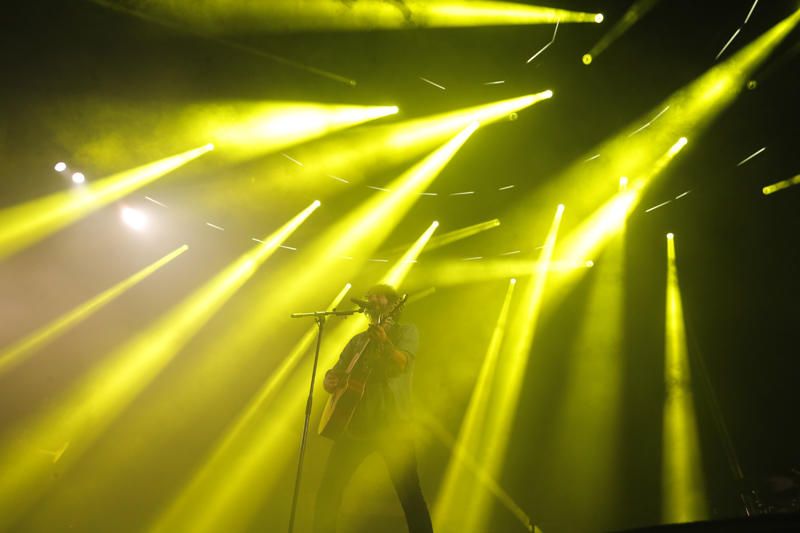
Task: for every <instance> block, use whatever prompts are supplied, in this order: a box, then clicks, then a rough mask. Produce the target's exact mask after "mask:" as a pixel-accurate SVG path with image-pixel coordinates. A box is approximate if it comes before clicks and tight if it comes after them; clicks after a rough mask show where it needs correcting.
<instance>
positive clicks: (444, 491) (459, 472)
mask: <svg viewBox="0 0 800 533" xmlns="http://www.w3.org/2000/svg"><path fill="white" fill-rule="evenodd" d="M516 283H517V280H516V279H514V278H512V279H511V280H510V281H509V283H508V288H507V289H506V295H505V298H504V300H503V305H502V307H501V308H500V314H499V315H498V317H497V322H496V324H495V328H494V331H493V332H492V337H491V340H490V341H489V347H488V348H487V350H486V357H485V358H484V360H483V365H481V371H480V374H479V375H478V380H477V383H476V385H475V388H474V392H473V393H472V396H471V397H470V401H469V406H468V407H467V413H466V415H464V420H463V422H462V423H461V428H460V429H459V432H458V438H457V440H456V442H455V444H454V445H453V455H452V456H451V457H450V461H449V462H448V464H447V470H446V471H445V475H444V481H443V482H442V487H441V488H440V489H439V494H438V495H437V498H436V503H435V505H434V510H433V521H434V524H435V525H436V529H437V530H440V531H463V527H465V525H466V524H463V523H461V520H462V518H464V517H465V515H464V512H463V510H464V504H465V503H467V502H472V501H473V500H474V499H476V498H477V497H476V496H475V494H474V493H475V488H474V487H475V482H474V479H473V476H474V475H475V474H474V473H473V472H472V471H471V470H474V469H472V468H470V469H469V470H468V469H467V468H466V467H468V466H469V460H472V461H473V462H474V460H473V459H472V458H476V457H481V452H482V451H483V450H482V445H485V441H483V439H482V436H483V434H484V433H483V429H484V428H483V425H484V423H485V422H486V417H487V410H488V404H489V398H490V391H491V388H492V385H493V384H494V380H495V369H496V367H497V358H498V356H499V355H500V347H501V346H502V344H503V337H504V335H505V332H506V322H507V320H508V314H509V311H510V309H511V299H512V297H513V295H514V287H515V286H516ZM480 470H481V472H483V470H484V469H483V468H481V469H480ZM485 477H487V478H489V479H492V478H491V475H489V474H485ZM477 490H481V489H477Z"/></svg>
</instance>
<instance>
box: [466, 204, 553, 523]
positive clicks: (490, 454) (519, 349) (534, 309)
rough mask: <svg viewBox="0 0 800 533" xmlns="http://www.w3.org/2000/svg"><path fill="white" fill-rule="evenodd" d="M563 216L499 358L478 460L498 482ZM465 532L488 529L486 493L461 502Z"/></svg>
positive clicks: (526, 290) (544, 250) (524, 293)
mask: <svg viewBox="0 0 800 533" xmlns="http://www.w3.org/2000/svg"><path fill="white" fill-rule="evenodd" d="M563 214H564V205H563V204H559V206H558V208H557V209H556V213H555V215H554V217H553V222H552V224H551V226H550V230H549V231H548V233H547V238H546V239H545V244H544V247H543V248H542V251H541V255H540V257H539V261H538V262H537V265H536V271H535V272H534V273H533V276H532V277H531V279H529V280H528V282H527V286H525V287H524V289H523V291H522V295H521V297H520V300H519V303H518V304H517V306H516V310H515V312H514V313H513V315H512V316H513V317H514V318H513V319H512V321H511V323H510V324H509V326H508V336H507V338H508V341H507V342H506V343H505V345H504V347H503V350H502V354H503V355H502V356H501V357H500V358H499V359H498V366H497V370H496V376H497V379H496V382H495V383H496V386H495V389H496V397H495V399H494V400H493V402H492V406H491V408H490V411H491V416H488V417H487V420H486V424H485V435H486V437H485V438H486V442H487V445H486V447H485V454H484V455H482V458H481V461H482V463H483V465H484V467H485V468H486V473H487V475H489V476H490V477H491V478H494V479H497V477H498V474H499V472H500V470H501V468H502V466H503V459H504V456H505V453H506V450H507V448H508V439H509V435H510V432H511V426H512V424H513V421H514V417H515V415H516V412H517V406H518V405H517V404H518V401H519V393H520V390H521V387H522V380H523V377H524V376H525V371H526V368H527V365H528V358H529V357H530V351H531V347H532V346H533V341H534V336H535V332H536V326H537V324H538V321H539V316H540V313H541V309H542V302H543V300H544V290H545V286H546V284H547V278H548V276H547V275H548V267H549V263H550V261H551V260H552V258H553V250H554V248H555V244H556V239H557V236H558V230H559V227H560V225H561V219H562V217H563ZM464 513H465V516H464V522H463V523H464V529H463V530H462V531H465V532H470V533H472V532H475V533H477V532H481V531H486V530H487V527H486V526H487V521H488V517H489V502H488V494H487V493H486V492H485V491H479V492H477V493H475V497H474V498H473V500H472V501H470V502H465V503H464Z"/></svg>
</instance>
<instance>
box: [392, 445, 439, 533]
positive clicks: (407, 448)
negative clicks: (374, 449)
mask: <svg viewBox="0 0 800 533" xmlns="http://www.w3.org/2000/svg"><path fill="white" fill-rule="evenodd" d="M380 451H381V454H382V455H383V458H384V459H385V460H386V466H387V467H388V469H389V476H390V477H391V478H392V484H393V485H394V490H395V492H396V493H397V497H398V498H400V504H401V505H402V506H403V512H404V513H405V515H406V522H408V530H409V532H410V533H432V532H433V526H432V525H431V516H430V513H429V512H428V505H427V504H426V503H425V498H424V497H423V495H422V488H421V487H420V485H419V476H418V475H417V457H416V454H415V453H414V441H413V440H411V438H409V437H403V438H398V439H392V440H389V441H386V442H384V443H382V445H381V450H380Z"/></svg>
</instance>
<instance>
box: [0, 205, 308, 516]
mask: <svg viewBox="0 0 800 533" xmlns="http://www.w3.org/2000/svg"><path fill="white" fill-rule="evenodd" d="M317 207H319V202H317V201H315V202H314V203H312V204H311V205H310V206H309V207H307V208H306V209H304V210H303V211H302V212H301V213H299V214H298V215H296V216H295V217H294V218H293V219H292V220H290V221H289V222H287V223H286V224H285V225H284V226H282V227H281V228H280V229H278V230H277V231H275V232H274V233H273V234H272V235H270V236H269V237H267V238H266V239H265V240H264V242H263V243H261V244H259V245H258V246H256V247H254V248H253V249H252V250H250V251H249V252H247V253H246V254H244V255H243V256H241V257H240V258H239V259H237V260H236V261H235V262H234V263H232V264H231V265H229V266H228V267H227V268H226V269H225V270H224V271H222V272H221V273H220V274H218V275H217V276H216V277H215V278H214V279H212V280H211V281H209V282H207V283H206V284H205V285H204V286H203V287H201V288H200V289H198V290H197V291H195V292H194V293H193V294H192V295H191V296H189V297H188V298H186V299H185V300H184V301H183V302H181V303H180V304H178V305H177V306H175V307H173V308H172V310H170V311H169V312H167V313H166V314H164V315H163V316H162V317H161V318H160V319H159V320H158V321H157V322H156V323H155V324H154V325H153V326H151V327H149V328H148V329H147V330H145V331H144V332H143V333H141V334H140V335H138V336H136V337H135V338H133V339H132V340H131V341H129V342H128V343H126V344H125V345H124V346H123V347H121V348H120V349H118V350H117V351H115V352H114V353H113V354H111V355H109V356H108V357H106V358H105V359H104V361H103V363H102V364H101V365H100V367H99V368H97V369H96V370H95V371H93V372H92V373H91V374H90V375H89V376H87V377H86V378H85V379H84V380H83V381H82V382H81V383H79V384H78V385H77V386H76V387H75V388H74V390H72V391H71V392H70V393H68V394H66V395H65V396H64V397H63V398H61V399H60V400H59V401H57V402H56V403H54V404H53V406H52V408H50V409H47V410H44V411H43V412H42V413H40V414H39V415H38V416H36V417H35V419H33V420H31V421H30V422H28V423H26V424H24V427H23V428H22V432H21V434H20V435H19V436H17V437H16V438H11V439H10V440H8V441H7V442H4V443H2V444H1V445H0V470H2V472H3V476H2V477H0V526H3V525H7V524H6V523H5V521H6V520H8V521H11V520H13V517H15V516H16V515H17V514H18V513H20V512H22V511H23V510H24V509H25V508H26V507H27V506H28V505H29V504H30V503H32V501H34V500H35V499H36V498H37V496H38V495H39V494H40V493H41V491H42V490H44V489H45V488H46V486H47V485H48V484H50V483H52V482H53V477H54V476H52V468H53V464H52V462H51V461H46V460H43V459H42V457H41V455H40V454H37V453H36V452H35V450H37V449H41V448H45V449H60V448H61V447H62V446H64V445H65V443H67V444H69V448H68V449H67V451H66V453H64V454H63V455H62V456H61V458H60V461H59V464H60V468H61V469H64V468H67V467H68V466H70V465H72V464H74V462H75V461H76V460H77V459H78V458H79V457H80V456H81V454H82V453H83V452H84V451H86V449H87V448H88V447H89V446H90V445H91V444H92V443H93V442H94V441H95V439H96V438H97V437H98V436H99V435H100V434H101V433H102V432H103V430H104V429H105V428H106V427H107V426H108V425H109V424H110V423H111V421H112V420H113V419H114V418H115V417H116V416H117V415H118V414H119V413H120V412H121V411H122V410H123V409H125V407H126V406H127V405H128V404H130V402H131V401H132V400H133V399H134V398H135V397H136V396H137V395H138V394H139V393H140V392H141V391H142V390H143V389H144V388H145V387H146V386H147V384H148V383H149V382H150V381H151V380H152V379H153V378H154V377H155V376H156V375H157V374H158V373H159V372H160V371H161V369H163V368H164V367H165V366H166V365H167V364H168V363H169V361H170V360H171V359H172V358H173V357H174V355H175V354H176V353H177V352H178V351H179V350H180V349H181V348H182V347H183V345H184V344H185V343H186V342H187V341H188V340H189V339H190V338H191V337H192V336H193V335H194V334H195V333H196V332H197V331H198V329H199V328H200V327H201V326H202V325H203V324H204V323H205V322H206V321H207V320H208V319H210V318H211V317H212V316H213V315H214V313H216V311H217V310H219V308H220V307H222V305H223V304H224V303H225V302H226V301H227V300H228V299H229V298H230V297H231V296H232V295H233V294H234V293H235V292H236V290H238V289H239V288H240V287H241V286H242V285H243V284H244V283H245V281H247V279H248V278H249V277H250V276H251V275H252V274H253V273H254V272H255V270H256V269H257V268H258V266H259V265H260V264H261V263H262V262H263V261H265V260H266V259H267V258H268V257H269V256H270V255H272V253H273V252H274V251H275V250H276V249H278V247H279V246H280V244H281V243H282V242H283V241H284V240H286V239H287V238H288V237H289V236H290V235H291V234H292V233H293V232H294V230H295V229H297V227H299V225H300V224H302V223H303V221H305V219H306V218H308V216H309V215H310V214H311V213H312V212H313V211H314V210H316V208H317Z"/></svg>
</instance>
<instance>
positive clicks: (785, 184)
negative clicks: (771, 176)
mask: <svg viewBox="0 0 800 533" xmlns="http://www.w3.org/2000/svg"><path fill="white" fill-rule="evenodd" d="M792 185H800V174H798V175H797V176H795V177H793V178H790V179H788V180H782V181H779V182H777V183H773V184H772V185H767V186H766V187H764V188H763V189H761V192H762V193H763V194H764V196H768V195H770V194H773V193H776V192H778V191H782V190H783V189H788V188H789V187H791V186H792Z"/></svg>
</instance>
